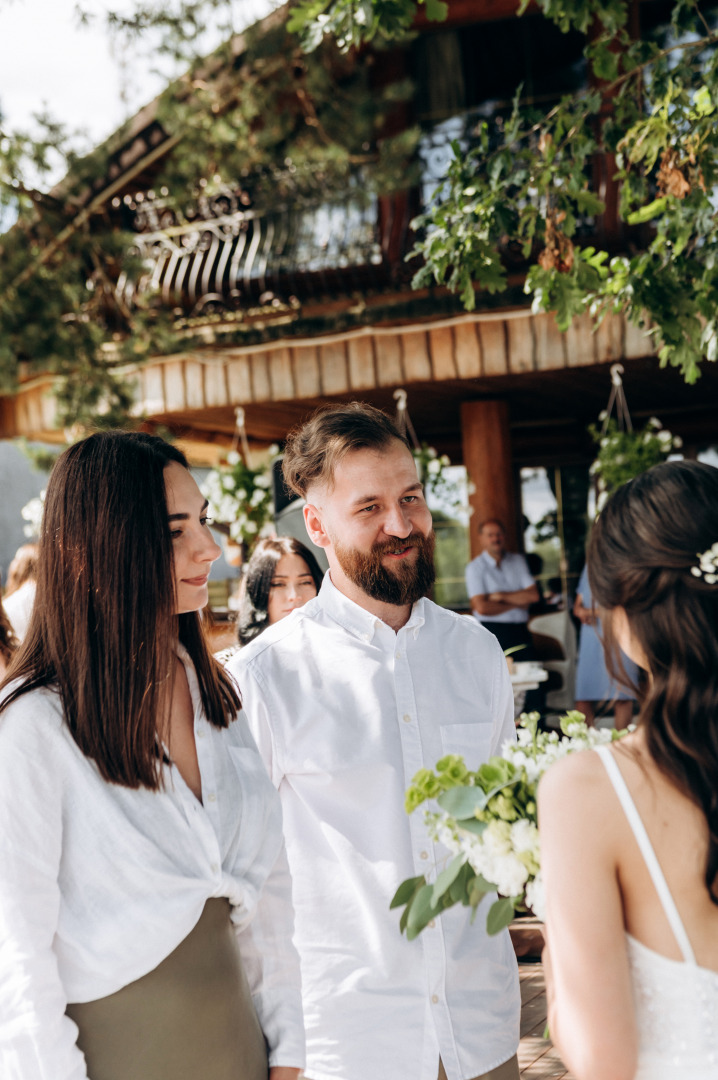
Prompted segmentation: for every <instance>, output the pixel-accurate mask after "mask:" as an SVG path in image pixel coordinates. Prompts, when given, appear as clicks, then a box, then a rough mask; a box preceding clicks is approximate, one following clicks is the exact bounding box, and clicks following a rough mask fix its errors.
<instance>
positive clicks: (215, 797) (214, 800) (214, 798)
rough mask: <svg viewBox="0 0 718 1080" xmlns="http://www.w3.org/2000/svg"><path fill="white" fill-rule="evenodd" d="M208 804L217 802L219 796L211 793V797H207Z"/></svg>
mask: <svg viewBox="0 0 718 1080" xmlns="http://www.w3.org/2000/svg"><path fill="white" fill-rule="evenodd" d="M207 802H217V796H216V795H215V793H214V792H213V791H210V793H209V795H208V796H207Z"/></svg>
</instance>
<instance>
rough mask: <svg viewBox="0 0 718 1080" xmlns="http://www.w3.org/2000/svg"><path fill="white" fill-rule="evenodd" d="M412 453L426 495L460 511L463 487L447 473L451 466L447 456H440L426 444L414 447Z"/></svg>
mask: <svg viewBox="0 0 718 1080" xmlns="http://www.w3.org/2000/svg"><path fill="white" fill-rule="evenodd" d="M411 452H412V454H413V456H414V461H415V462H416V471H417V473H418V474H419V479H420V480H421V482H422V484H423V485H424V491H425V492H426V494H427V495H432V496H434V498H435V499H436V500H437V501H440V502H441V503H442V505H443V506H446V507H447V508H451V509H458V508H459V507H460V506H463V497H462V490H461V485H460V484H459V483H457V482H456V480H454V479H453V478H452V477H451V476H449V475H448V473H447V472H446V469H447V468H448V467H449V466H450V465H451V459H450V458H449V457H448V456H447V455H446V454H441V456H439V454H437V452H436V450H435V449H434V447H433V446H428V445H427V444H426V443H425V442H423V443H422V444H421V446H417V447H414V449H413V450H412V451H411Z"/></svg>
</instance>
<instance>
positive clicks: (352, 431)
mask: <svg viewBox="0 0 718 1080" xmlns="http://www.w3.org/2000/svg"><path fill="white" fill-rule="evenodd" d="M394 439H397V440H398V441H399V442H400V443H402V444H403V445H404V446H406V447H407V449H408V445H409V444H408V443H407V441H406V439H405V438H404V436H403V435H402V434H401V432H400V431H399V429H398V428H397V426H396V424H395V423H394V421H393V420H392V419H391V418H390V417H388V416H387V415H386V413H383V412H382V411H381V410H380V409H375V408H374V406H373V405H367V404H365V403H364V402H362V401H351V402H349V404H348V405H325V406H323V407H322V408H321V409H318V410H317V411H316V412H315V413H314V415H313V416H312V417H311V419H310V420H308V421H307V422H306V423H305V424H302V425H301V426H300V427H297V428H294V430H293V431H290V433H289V435H288V436H287V444H286V447H285V450H284V459H283V462H282V472H283V474H284V482H285V484H286V485H287V487H288V488H290V489H291V490H292V491H294V492H295V493H296V494H297V495H301V496H302V498H304V497H305V496H306V494H307V490H308V489H309V488H310V487H311V486H312V484H327V485H329V486H331V484H332V482H333V480H334V472H335V470H336V467H337V465H338V464H339V463H340V461H341V460H342V459H343V458H344V457H345V456H346V455H347V454H348V453H349V452H350V451H351V450H364V449H368V450H380V449H383V448H384V447H386V446H388V445H389V444H390V443H391V442H392V441H393V440H394Z"/></svg>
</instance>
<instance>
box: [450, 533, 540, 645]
mask: <svg viewBox="0 0 718 1080" xmlns="http://www.w3.org/2000/svg"><path fill="white" fill-rule="evenodd" d="M479 536H480V538H481V542H482V543H483V545H484V550H483V551H482V552H481V554H480V555H479V556H477V558H475V559H472V561H471V562H470V563H469V565H468V566H467V567H466V591H467V592H468V594H469V599H470V602H471V610H472V612H473V615H474V618H475V619H478V621H479V622H480V623H482V624H483V625H484V626H485V627H486V629H487V630H490V631H491V633H492V634H495V636H496V637H497V638H498V639H499V644H500V645H501V648H502V649H504V650H505V649H510V648H512V647H513V646H515V645H523V646H525V647H524V649H522V651H521V659H522V660H528V659H530V656H529V651H530V647H531V635H530V634H529V631H528V625H527V624H528V619H529V611H528V609H529V606H530V605H531V604H534V603H536V602H537V601H538V599H539V592H538V587H537V585H536V582H535V581H534V579H533V577H532V575H531V571H530V570H529V568H528V565H527V563H526V559H525V558H524V557H523V555H517V554H513V553H511V552H508V551H506V532H505V530H504V526H503V524H502V523H501V522H500V521H497V520H496V519H491V520H489V521H484V522H482V524H481V525H480V527H479Z"/></svg>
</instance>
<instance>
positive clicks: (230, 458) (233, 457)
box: [227, 450, 241, 465]
mask: <svg viewBox="0 0 718 1080" xmlns="http://www.w3.org/2000/svg"><path fill="white" fill-rule="evenodd" d="M240 461H241V458H240V456H239V454H238V453H237V451H236V450H230V451H229V453H228V454H227V464H228V465H239V463H240Z"/></svg>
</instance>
